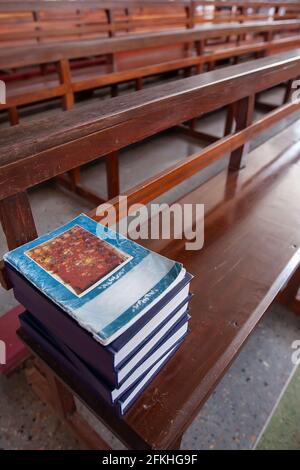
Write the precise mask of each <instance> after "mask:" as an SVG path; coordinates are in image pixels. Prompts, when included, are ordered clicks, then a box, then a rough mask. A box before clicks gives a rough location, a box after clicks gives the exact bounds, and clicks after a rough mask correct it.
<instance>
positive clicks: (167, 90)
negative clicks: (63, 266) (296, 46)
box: [0, 51, 300, 198]
mask: <svg viewBox="0 0 300 470" xmlns="http://www.w3.org/2000/svg"><path fill="white" fill-rule="evenodd" d="M299 75H300V61H299V51H294V52H290V53H285V54H281V55H278V56H276V57H275V56H274V57H268V58H264V59H260V60H257V61H256V62H255V63H254V62H252V63H251V62H248V63H245V64H241V65H237V66H233V67H231V68H230V69H220V70H216V71H214V72H209V73H206V74H203V75H198V76H195V77H191V78H187V79H183V80H179V81H176V82H173V83H169V84H164V85H160V86H157V87H153V88H151V89H148V90H142V91H140V92H138V93H135V94H134V95H127V96H122V97H117V98H114V99H111V100H108V101H104V102H103V103H99V104H98V103H96V104H95V103H93V104H88V105H85V106H83V107H82V108H81V113H80V114H79V113H77V112H76V110H71V111H69V112H68V113H67V114H63V115H59V116H57V119H56V120H55V121H54V122H53V120H52V119H50V120H49V119H44V120H40V121H39V127H38V128H37V126H36V125H35V123H31V124H27V125H19V126H17V127H16V128H11V129H3V130H2V131H1V132H0V197H1V198H5V197H8V196H12V195H14V194H16V193H18V192H20V191H24V190H26V189H28V188H29V187H32V186H34V185H35V184H38V183H40V182H42V181H46V180H48V179H49V178H52V177H54V176H57V175H59V174H62V173H64V172H65V171H69V170H71V169H73V168H76V167H77V166H80V165H82V164H84V163H87V162H89V161H92V160H95V159H96V158H99V157H101V156H105V155H107V154H109V153H111V152H114V151H116V150H119V149H121V148H123V147H125V146H127V145H129V144H131V143H134V142H137V141H139V140H141V139H143V138H146V137H149V136H151V135H153V134H155V133H157V132H160V131H162V130H164V129H167V128H170V127H172V126H174V125H177V124H180V123H181V122H184V121H187V120H190V119H192V118H194V117H197V116H200V115H202V114H205V113H207V112H210V111H213V110H215V109H218V108H221V107H222V106H224V105H228V104H230V103H232V102H234V101H238V100H240V99H242V98H244V97H247V96H249V95H254V94H255V93H257V92H259V91H262V90H264V89H267V88H270V87H272V86H274V85H276V84H278V83H281V82H283V81H286V80H289V79H291V77H295V78H296V77H297V76H299ZM170 110H172V112H171V111H170ZM33 168H34V171H33V170H32V169H33ZM7 181H9V182H10V184H9V185H8V184H7Z"/></svg>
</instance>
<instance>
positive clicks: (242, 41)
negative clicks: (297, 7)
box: [0, 19, 300, 125]
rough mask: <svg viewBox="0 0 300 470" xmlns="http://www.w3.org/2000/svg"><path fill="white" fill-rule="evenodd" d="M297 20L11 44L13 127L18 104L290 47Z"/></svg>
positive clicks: (7, 55) (68, 98)
mask: <svg viewBox="0 0 300 470" xmlns="http://www.w3.org/2000/svg"><path fill="white" fill-rule="evenodd" d="M299 31H300V19H299V20H284V21H276V22H269V21H265V22H263V21H259V22H254V21H252V22H247V23H243V24H238V23H234V24H230V25H228V24H219V25H211V24H210V25H203V26H198V27H196V28H193V29H189V30H188V29H181V30H176V31H167V32H156V33H143V34H134V35H127V36H125V37H114V38H106V39H90V40H87V39H85V40H81V41H79V40H77V41H68V42H65V43H61V44H43V45H32V46H30V48H28V46H12V47H6V48H3V49H1V50H0V71H1V70H2V73H0V79H2V80H3V81H4V82H5V84H6V103H5V104H2V105H1V104H0V110H7V111H8V117H9V121H10V123H11V125H15V124H17V123H18V122H19V108H20V107H22V106H26V105H30V104H33V103H38V102H42V101H47V100H49V99H53V98H61V100H62V106H63V109H65V110H68V109H71V108H72V107H73V106H74V103H75V100H76V96H77V95H78V94H79V93H80V92H86V91H93V90H97V89H99V88H103V87H108V86H109V87H111V94H112V96H116V95H117V93H118V88H117V87H118V85H119V84H122V83H129V84H130V83H133V84H134V87H135V89H136V90H140V89H142V87H143V81H144V79H147V78H149V77H161V76H162V75H165V74H170V72H174V73H176V72H177V73H178V72H181V71H183V72H184V74H185V76H188V75H191V74H197V73H201V72H203V71H205V70H213V69H214V68H215V67H218V66H221V65H223V66H224V65H228V64H231V63H232V61H234V63H237V62H238V61H245V60H246V59H248V60H249V59H253V58H257V57H262V56H266V55H271V54H274V53H278V52H282V51H285V50H291V49H293V48H294V47H297V46H299V45H300V39H299Z"/></svg>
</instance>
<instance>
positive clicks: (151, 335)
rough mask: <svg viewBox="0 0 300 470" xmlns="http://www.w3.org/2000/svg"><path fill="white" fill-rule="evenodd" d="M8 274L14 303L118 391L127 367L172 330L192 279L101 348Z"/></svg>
mask: <svg viewBox="0 0 300 470" xmlns="http://www.w3.org/2000/svg"><path fill="white" fill-rule="evenodd" d="M7 271H8V273H9V277H10V281H11V283H12V285H13V288H14V295H15V297H16V299H17V300H18V301H19V302H20V303H21V304H22V305H24V306H25V307H26V308H27V310H29V311H30V313H31V314H32V315H33V316H34V317H35V318H36V320H37V321H39V322H41V323H43V325H44V327H45V328H47V329H48V331H49V333H50V334H51V335H53V336H56V337H57V339H58V340H60V341H61V342H62V343H64V344H65V345H66V346H67V347H69V348H70V349H71V350H73V351H76V353H77V354H78V355H80V356H81V357H82V359H83V360H84V361H86V362H87V363H88V364H89V365H90V366H91V367H93V368H94V369H95V370H96V371H97V372H98V373H99V374H101V375H102V377H103V380H104V381H106V382H107V383H109V384H111V385H113V386H115V387H118V386H119V385H120V383H121V381H122V380H124V372H125V371H128V367H129V365H130V367H131V368H134V367H135V365H136V364H137V362H138V361H139V360H140V357H141V354H142V353H143V352H145V351H148V350H149V348H150V347H152V346H151V345H153V344H154V342H155V340H156V339H157V340H158V339H160V338H161V337H162V335H163V334H164V332H165V331H167V330H168V329H169V328H172V326H173V325H174V323H175V322H176V321H177V319H178V318H179V317H180V316H181V315H183V314H184V313H185V312H186V310H187V308H188V302H189V301H190V298H191V294H189V289H190V282H191V279H192V276H191V275H190V274H188V273H186V274H185V277H184V278H183V280H182V281H180V282H179V283H178V284H177V285H176V286H175V287H173V288H172V289H171V290H170V291H169V292H168V293H167V294H166V295H165V296H164V297H163V298H162V299H161V300H160V301H159V302H157V304H155V305H154V307H152V308H151V309H149V310H148V312H146V313H145V315H143V316H142V317H141V318H140V319H139V320H137V321H136V322H135V323H134V324H133V325H131V326H130V327H129V328H128V329H127V330H126V331H124V333H122V334H121V335H120V336H119V337H118V338H117V339H115V340H114V341H112V342H111V343H110V344H109V345H107V346H104V345H102V344H100V343H99V342H98V341H95V339H94V338H93V336H92V335H91V333H89V332H88V331H86V330H85V329H84V328H81V327H80V326H79V325H78V323H77V322H76V321H75V320H74V319H73V318H72V317H71V316H70V315H68V314H67V313H66V312H64V311H63V310H62V309H61V308H59V307H58V306H57V305H56V304H54V303H53V302H52V301H50V299H49V298H47V297H45V296H44V295H43V294H42V292H40V291H39V290H38V289H37V288H36V287H34V286H32V285H31V284H30V283H29V282H28V280H26V279H25V278H24V277H23V276H22V275H20V274H19V273H18V272H17V271H15V270H14V268H12V267H9V268H8V270H7Z"/></svg>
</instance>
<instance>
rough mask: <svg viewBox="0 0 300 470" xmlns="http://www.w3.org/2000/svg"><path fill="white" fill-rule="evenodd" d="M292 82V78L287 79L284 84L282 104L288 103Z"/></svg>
mask: <svg viewBox="0 0 300 470" xmlns="http://www.w3.org/2000/svg"><path fill="white" fill-rule="evenodd" d="M293 82H294V80H289V81H288V82H287V84H286V88H285V93H284V98H283V104H286V103H288V102H289V101H290V99H291V94H292V89H293Z"/></svg>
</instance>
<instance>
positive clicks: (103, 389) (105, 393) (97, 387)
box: [20, 314, 113, 406]
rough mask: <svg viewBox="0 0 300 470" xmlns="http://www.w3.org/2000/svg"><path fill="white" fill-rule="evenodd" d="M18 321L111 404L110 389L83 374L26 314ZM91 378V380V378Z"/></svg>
mask: <svg viewBox="0 0 300 470" xmlns="http://www.w3.org/2000/svg"><path fill="white" fill-rule="evenodd" d="M20 323H21V326H22V328H23V329H24V331H25V332H26V333H27V334H28V335H29V336H31V337H32V338H33V339H34V340H35V341H37V342H38V343H39V344H40V345H41V346H42V348H43V349H45V350H46V351H47V352H48V353H49V354H51V356H52V357H54V359H55V360H57V361H58V362H59V363H60V364H61V365H62V366H63V367H64V368H66V369H67V370H68V371H69V372H70V373H72V374H73V375H75V377H77V379H78V380H80V381H82V382H84V383H85V384H86V385H88V387H89V388H92V389H93V391H94V392H96V394H97V395H100V397H101V398H102V399H103V400H104V401H105V402H106V403H107V404H108V405H110V406H112V405H113V403H112V397H111V391H110V390H109V389H107V388H106V386H105V385H104V384H102V382H100V381H99V380H96V379H95V378H94V379H92V376H87V374H83V373H82V370H80V369H79V368H78V367H77V364H75V363H74V362H71V361H70V359H69V358H68V357H66V355H65V354H64V353H63V352H62V351H61V350H60V349H59V347H58V346H57V345H54V344H53V343H51V342H50V341H48V340H47V339H46V338H45V337H44V336H42V335H41V334H40V333H39V332H38V331H36V329H35V328H34V327H32V326H31V325H30V324H29V323H28V322H27V321H26V314H25V315H24V314H23V315H20ZM91 379H92V380H91Z"/></svg>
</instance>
